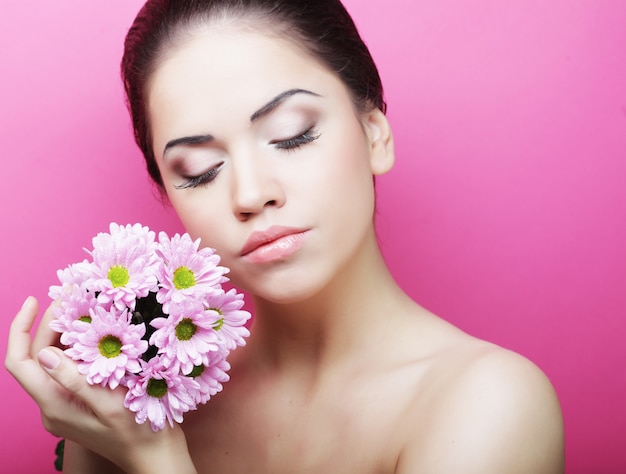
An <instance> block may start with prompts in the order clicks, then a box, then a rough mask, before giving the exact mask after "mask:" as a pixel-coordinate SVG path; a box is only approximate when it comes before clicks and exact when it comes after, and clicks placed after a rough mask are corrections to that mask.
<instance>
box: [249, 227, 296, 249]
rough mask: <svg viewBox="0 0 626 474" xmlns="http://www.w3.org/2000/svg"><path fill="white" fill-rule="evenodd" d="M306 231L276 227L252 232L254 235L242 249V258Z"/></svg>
mask: <svg viewBox="0 0 626 474" xmlns="http://www.w3.org/2000/svg"><path fill="white" fill-rule="evenodd" d="M305 230H306V229H301V228H297V227H286V226H279V225H274V226H272V227H269V228H267V229H266V230H263V231H255V232H252V234H250V237H248V240H246V243H245V244H244V245H243V247H242V249H241V256H244V255H246V254H249V253H250V252H252V251H254V250H256V249H258V248H259V247H261V246H263V245H265V244H268V243H270V242H273V241H274V240H277V239H280V238H281V237H284V236H285V235H291V234H299V233H300V232H304V231H305Z"/></svg>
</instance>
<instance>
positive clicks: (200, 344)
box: [150, 300, 219, 373]
mask: <svg viewBox="0 0 626 474" xmlns="http://www.w3.org/2000/svg"><path fill="white" fill-rule="evenodd" d="M178 308H179V309H180V312H178V313H176V314H170V315H169V317H167V318H155V319H153V320H152V321H151V323H150V324H151V326H153V327H155V328H156V331H155V332H154V333H153V334H152V336H150V344H152V345H155V346H157V347H158V348H159V353H160V354H163V355H164V356H165V357H166V358H167V359H168V360H171V361H174V360H176V361H178V363H179V364H180V366H181V370H182V371H183V372H184V373H189V372H191V370H192V369H193V367H194V366H195V365H201V364H207V363H208V353H209V352H211V351H217V350H219V346H218V344H217V335H216V333H215V331H214V329H213V322H212V321H211V320H210V319H209V318H207V317H206V316H205V312H204V311H203V306H202V304H201V303H198V302H194V301H193V300H190V301H188V302H186V303H184V304H181V305H179V307H178Z"/></svg>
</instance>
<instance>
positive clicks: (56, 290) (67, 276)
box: [48, 260, 95, 300]
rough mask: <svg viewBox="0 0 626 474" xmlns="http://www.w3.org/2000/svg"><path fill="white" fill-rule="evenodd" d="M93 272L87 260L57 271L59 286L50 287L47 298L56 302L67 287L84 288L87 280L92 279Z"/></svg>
mask: <svg viewBox="0 0 626 474" xmlns="http://www.w3.org/2000/svg"><path fill="white" fill-rule="evenodd" d="M94 270H95V268H94V267H93V264H92V263H91V262H88V261H87V260H83V261H82V262H78V263H73V264H71V265H68V266H67V268H64V269H62V270H58V271H57V277H58V278H59V281H60V282H61V284H60V285H52V286H50V288H49V290H48V296H50V298H52V299H53V300H57V299H59V298H60V297H61V296H62V294H63V292H64V291H65V290H66V288H67V287H69V286H73V285H78V286H80V287H83V288H84V286H85V283H86V282H87V280H89V279H90V278H93V275H94Z"/></svg>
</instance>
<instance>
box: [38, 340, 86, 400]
mask: <svg viewBox="0 0 626 474" xmlns="http://www.w3.org/2000/svg"><path fill="white" fill-rule="evenodd" d="M37 360H38V361H39V365H41V367H42V368H43V369H44V370H45V371H46V372H47V373H48V375H50V377H52V378H53V379H54V380H56V381H57V382H58V383H59V384H60V385H61V386H62V387H63V388H65V389H66V390H67V391H69V392H71V393H73V394H75V395H80V392H82V391H84V389H85V387H86V386H87V385H88V384H87V380H86V379H85V376H84V375H81V374H80V373H79V372H78V369H77V367H76V363H75V362H74V361H73V360H71V359H70V358H69V357H67V356H66V355H65V354H64V353H63V351H62V350H61V349H59V348H58V347H52V346H50V347H44V348H43V349H41V350H40V351H39V354H37Z"/></svg>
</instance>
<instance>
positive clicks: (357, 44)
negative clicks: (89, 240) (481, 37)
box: [121, 0, 386, 187]
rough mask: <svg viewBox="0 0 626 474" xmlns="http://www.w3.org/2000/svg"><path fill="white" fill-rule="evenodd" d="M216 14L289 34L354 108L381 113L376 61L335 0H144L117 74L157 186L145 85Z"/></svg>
mask: <svg viewBox="0 0 626 474" xmlns="http://www.w3.org/2000/svg"><path fill="white" fill-rule="evenodd" d="M219 17H227V18H249V19H252V20H254V22H255V24H257V25H268V27H270V28H271V27H274V28H275V31H280V33H282V34H284V35H289V36H291V37H292V38H293V39H294V41H296V42H297V44H298V45H299V46H301V47H303V48H304V49H305V50H306V51H308V52H309V53H310V54H311V55H312V56H313V57H315V58H317V59H318V60H319V61H321V63H322V64H324V65H325V66H326V67H328V68H329V69H330V70H331V71H333V72H334V73H335V74H337V76H338V77H339V78H340V79H341V80H342V81H343V83H344V84H345V85H346V87H347V88H348V90H349V91H350V93H351V94H352V98H353V101H354V103H355V106H356V107H357V109H358V110H359V111H364V110H368V109H370V110H371V109H373V108H379V109H380V110H381V111H383V112H385V111H386V104H385V101H384V97H383V87H382V84H381V80H380V76H379V74H378V70H377V68H376V65H375V64H374V61H373V59H372V56H371V55H370V52H369V50H368V49H367V46H366V45H365V43H364V42H363V40H362V39H361V37H360V35H359V33H358V31H357V28H356V26H355V24H354V22H353V20H352V18H351V17H350V15H349V14H348V12H347V11H346V9H345V8H344V6H343V5H342V4H341V2H340V1H339V0H148V1H147V2H146V3H145V4H144V6H143V7H142V8H141V10H140V11H139V13H138V14H137V17H136V18H135V21H134V22H133V24H132V26H131V28H130V29H129V31H128V34H127V35H126V40H125V42H124V56H123V58H122V64H121V72H122V80H123V82H124V89H125V93H126V102H127V106H128V110H129V112H130V115H131V119H132V123H133V129H134V134H135V141H136V142H137V145H138V146H139V148H140V149H141V151H142V153H143V155H144V158H145V160H146V165H147V169H148V173H149V174H150V176H151V177H152V179H153V180H154V181H155V182H156V183H157V184H158V185H159V186H161V187H162V186H163V181H162V179H161V175H160V172H159V169H158V167H157V164H156V161H155V157H154V152H153V149H152V137H151V133H150V124H149V121H148V116H147V111H146V97H145V93H146V92H145V91H146V85H147V83H148V81H149V80H150V78H151V75H152V73H153V72H154V71H155V69H156V68H157V67H158V65H159V61H160V60H161V59H162V57H163V55H164V54H166V53H167V51H168V48H169V47H171V46H172V45H173V44H174V43H175V41H176V40H177V39H178V38H179V37H180V35H181V34H182V33H184V32H187V31H190V30H193V29H194V28H195V27H198V26H199V25H202V24H204V23H207V22H209V21H211V20H213V19H215V18H219ZM259 28H262V26H259Z"/></svg>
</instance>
